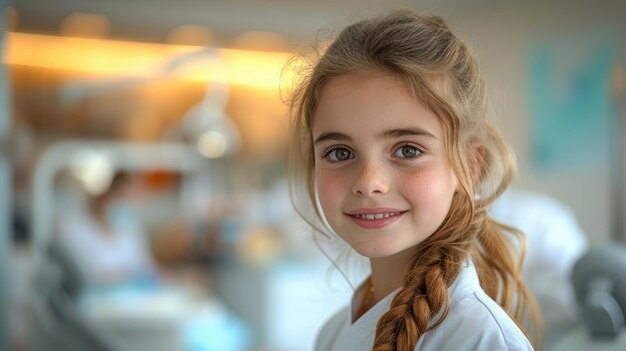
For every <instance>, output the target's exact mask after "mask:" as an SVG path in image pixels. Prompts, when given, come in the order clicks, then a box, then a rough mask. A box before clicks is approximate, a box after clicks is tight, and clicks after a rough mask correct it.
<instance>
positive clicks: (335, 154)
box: [324, 146, 354, 162]
mask: <svg viewBox="0 0 626 351" xmlns="http://www.w3.org/2000/svg"><path fill="white" fill-rule="evenodd" d="M324 158H325V159H327V160H328V161H330V162H341V161H347V160H350V159H353V158H354V153H353V152H352V151H350V149H348V148H346V147H341V146H340V147H336V148H334V149H332V150H330V151H328V152H327V153H326V155H324Z"/></svg>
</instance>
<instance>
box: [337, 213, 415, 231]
mask: <svg viewBox="0 0 626 351" xmlns="http://www.w3.org/2000/svg"><path fill="white" fill-rule="evenodd" d="M406 212H408V211H398V210H391V211H390V210H385V211H381V210H379V211H373V210H366V211H353V212H351V213H346V215H347V216H348V217H350V219H351V220H352V221H353V222H354V223H355V224H356V225H357V226H359V227H361V228H364V229H378V228H382V227H385V226H387V225H389V224H391V223H393V222H395V221H396V220H398V219H400V217H402V215H404V214H405V213H406Z"/></svg>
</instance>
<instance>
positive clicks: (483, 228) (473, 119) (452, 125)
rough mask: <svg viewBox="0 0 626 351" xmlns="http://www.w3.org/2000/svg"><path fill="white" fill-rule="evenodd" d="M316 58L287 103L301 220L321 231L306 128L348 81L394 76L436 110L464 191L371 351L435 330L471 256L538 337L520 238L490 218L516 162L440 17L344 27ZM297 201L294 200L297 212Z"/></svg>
mask: <svg viewBox="0 0 626 351" xmlns="http://www.w3.org/2000/svg"><path fill="white" fill-rule="evenodd" d="M317 54H318V55H317V57H315V58H314V60H313V61H312V62H310V63H309V64H306V63H305V64H304V65H303V64H302V63H303V62H304V61H303V60H298V61H297V63H298V65H297V67H298V68H299V69H300V71H299V73H300V74H301V77H302V81H301V82H300V84H299V85H297V86H296V87H295V89H294V90H293V92H292V94H291V96H290V100H289V101H288V103H289V104H290V111H291V114H292V130H291V132H292V134H291V137H292V144H291V148H290V170H291V184H292V191H293V190H294V189H296V188H297V184H298V182H299V181H301V180H304V181H305V184H304V185H305V186H306V189H307V193H308V198H307V199H306V201H307V203H308V205H309V208H313V209H314V213H313V216H309V215H307V214H306V211H305V210H304V209H302V208H301V207H300V208H298V207H297V209H298V210H299V212H300V213H301V215H303V217H304V219H305V220H307V221H308V222H309V223H310V224H311V225H313V226H314V228H316V229H317V230H318V231H320V232H323V230H322V229H321V228H320V226H319V225H318V223H321V222H322V220H321V218H322V215H321V214H320V211H319V209H317V207H316V206H315V204H316V194H315V184H314V183H315V182H314V179H313V174H314V167H315V159H314V155H313V145H312V135H311V123H312V116H313V113H314V112H315V109H316V107H317V105H318V100H319V96H320V92H321V90H322V89H323V88H324V86H325V85H326V84H327V83H328V82H329V81H330V80H332V79H333V78H334V77H337V76H340V75H344V74H353V73H365V74H367V73H372V72H381V71H383V72H390V73H392V74H395V75H396V76H397V77H399V78H400V79H401V81H402V82H403V83H404V84H405V85H406V86H407V87H408V88H409V90H410V91H411V93H412V94H413V96H414V97H415V98H416V99H417V100H419V101H420V102H422V103H423V104H425V105H426V106H427V107H428V108H430V109H431V110H432V111H433V112H435V114H436V115H437V116H438V118H439V121H440V123H441V124H442V126H443V129H444V131H445V133H444V134H445V137H444V144H445V149H446V154H447V156H448V160H449V162H450V164H451V166H452V169H453V171H454V173H455V175H456V177H457V178H458V180H459V184H460V187H461V189H462V191H459V192H457V193H456V194H455V195H454V198H453V200H452V205H451V207H450V210H449V212H448V214H447V216H446V218H445V219H444V221H443V223H442V224H441V226H440V227H439V228H438V229H437V231H436V232H435V233H433V234H432V235H431V236H430V237H429V238H427V239H426V240H424V241H423V242H421V243H420V244H419V245H417V247H416V248H415V252H414V255H413V256H412V259H411V261H410V262H408V265H407V267H406V275H405V278H404V284H403V287H402V288H401V290H400V291H399V293H398V294H397V295H396V296H395V298H394V299H393V301H392V303H391V307H390V309H389V311H387V312H386V313H385V314H384V315H383V316H382V317H381V318H380V319H379V321H378V324H377V327H376V336H375V341H374V348H373V349H374V350H413V348H414V347H415V345H416V343H417V341H418V340H419V338H420V337H421V336H422V335H423V334H424V333H425V332H426V331H427V330H429V329H432V328H434V327H436V326H437V325H439V323H441V322H442V321H443V320H444V319H445V318H446V314H447V311H448V308H449V303H450V301H449V295H448V288H449V287H450V286H451V285H452V283H453V282H454V281H455V280H456V278H457V277H458V275H459V272H460V269H461V266H462V264H463V262H465V261H466V260H467V259H468V257H471V259H472V261H473V262H474V264H475V266H476V269H477V271H478V275H479V279H480V283H481V286H482V288H483V289H484V290H485V291H486V293H487V294H488V295H489V296H491V297H492V298H493V299H494V300H496V301H497V302H498V303H499V304H500V305H501V306H502V307H503V308H504V309H505V311H507V313H509V315H510V316H511V317H512V318H513V320H514V321H515V322H516V323H517V324H518V326H520V328H521V329H522V330H524V328H523V326H522V325H523V322H527V319H528V317H530V318H531V319H532V320H533V322H535V328H536V330H534V331H535V332H537V330H538V328H539V327H538V326H539V323H540V319H539V317H538V314H537V310H536V308H535V304H534V299H533V298H532V296H531V295H530V293H529V292H528V291H527V289H526V287H525V285H524V283H523V281H522V278H521V274H520V270H521V264H522V260H523V254H524V248H525V241H524V238H523V236H522V235H521V233H519V232H518V231H516V230H515V229H513V228H510V227H507V226H504V225H502V224H499V223H496V222H495V221H493V220H492V219H491V218H490V217H489V215H488V213H487V208H488V206H489V205H490V204H491V203H492V202H493V200H494V199H496V198H497V197H498V196H499V195H500V194H501V193H502V192H503V191H504V189H505V188H506V187H507V186H508V184H509V182H510V181H511V177H512V174H513V170H514V160H513V156H512V153H511V152H510V150H509V149H508V147H507V145H506V144H505V142H504V141H503V139H502V137H501V135H500V133H499V132H498V130H497V129H496V128H495V126H494V125H493V124H492V122H491V121H490V120H489V119H488V118H487V114H488V112H487V101H486V97H485V95H486V94H485V85H484V81H483V78H482V74H481V72H480V70H479V68H478V66H477V63H476V60H475V59H474V57H473V56H472V54H471V53H470V51H469V49H468V48H467V46H466V45H465V44H464V43H463V42H462V41H461V40H460V39H459V38H458V37H456V36H455V35H454V34H453V33H452V32H451V30H450V29H449V27H448V26H447V24H446V23H445V22H444V21H443V20H442V19H441V18H439V17H430V16H424V15H421V14H418V13H415V12H413V11H410V10H402V11H397V12H394V13H391V14H387V15H384V16H381V17H376V18H373V19H367V20H363V21H360V22H357V23H354V24H352V25H350V26H348V27H346V28H345V29H344V30H343V31H342V32H341V33H340V34H339V35H338V36H337V37H336V39H335V40H334V41H333V42H332V43H331V44H330V45H329V46H328V47H327V48H325V49H320V50H318V51H317ZM294 62H296V61H294ZM291 67H294V66H291ZM302 69H304V70H302ZM299 195H300V194H297V193H295V192H292V196H293V197H294V198H293V201H294V204H295V205H296V206H298V205H299V201H300V199H299V198H298V196H299ZM513 239H517V240H518V242H516V241H515V240H513ZM516 244H518V245H516ZM516 249H520V250H519V251H517V250H516ZM515 257H518V259H515ZM431 319H433V320H431Z"/></svg>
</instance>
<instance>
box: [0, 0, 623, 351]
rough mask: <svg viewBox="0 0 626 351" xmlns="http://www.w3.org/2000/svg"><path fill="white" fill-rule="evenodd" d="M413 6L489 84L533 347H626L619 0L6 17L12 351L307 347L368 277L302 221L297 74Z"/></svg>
mask: <svg viewBox="0 0 626 351" xmlns="http://www.w3.org/2000/svg"><path fill="white" fill-rule="evenodd" d="M407 7H408V8H412V9H417V10H419V11H424V12H426V13H431V14H437V15H439V16H441V17H443V18H445V19H446V21H448V23H450V25H451V27H453V28H454V30H455V32H456V33H457V34H458V35H459V36H460V37H462V38H463V39H464V40H466V41H467V42H468V43H469V46H470V47H471V48H472V50H473V52H474V54H475V55H476V57H477V58H478V61H479V63H480V67H481V69H482V71H483V73H484V76H485V79H486V82H487V91H488V96H489V98H490V103H491V111H492V117H493V120H494V122H495V124H496V125H497V126H498V127H499V128H500V130H501V131H502V134H503V135H504V138H505V139H506V141H507V142H508V143H509V145H510V146H511V148H512V150H513V151H514V154H515V158H516V164H517V166H516V173H515V176H514V178H513V181H512V183H511V186H510V187H509V189H508V190H506V192H505V193H504V194H503V196H502V197H500V198H499V199H498V200H497V201H496V202H495V203H494V204H493V205H492V208H491V209H490V214H491V215H492V217H493V218H494V219H496V220H498V221H500V222H502V223H505V224H507V225H510V226H513V227H515V228H518V229H519V230H520V231H522V232H523V233H524V234H525V236H526V240H527V241H526V255H525V261H524V264H523V268H522V273H523V277H524V279H525V281H526V284H527V286H528V288H529V290H530V291H531V292H532V294H533V295H534V297H535V298H536V300H537V302H538V304H539V307H540V311H541V313H542V316H543V334H544V343H543V348H542V349H543V350H545V351H560V350H573V351H575V350H626V322H625V320H626V243H625V242H626V218H625V217H626V2H624V1H620V0H614V1H611V0H597V1H582V0H573V1H565V0H553V1H535V0H531V1H524V2H521V1H514V0H503V1H492V0H473V1H464V0H443V1H435V0H391V1H383V0H336V1H329V0H324V1H304V0H295V1H293V0H292V1H287V0H264V1H254V0H236V1H216V0H207V1H194V0H180V1H165V0H133V1H87V0H80V1H76V0H56V1H46V0H19V1H2V13H1V22H0V23H2V27H3V36H2V60H3V61H2V62H3V70H2V71H1V73H0V89H1V90H2V92H1V93H0V99H1V100H0V108H1V110H0V193H2V194H5V195H4V196H2V200H1V202H0V204H1V205H0V206H1V207H0V233H1V234H2V235H1V236H0V350H10V351H46V350H69V351H74V350H102V351H118V350H137V351H143V350H146V351H147V350H150V351H170V350H173V351H192V350H193V351H196V350H202V351H204V350H206V351H214V350H219V351H312V350H313V345H314V341H315V336H316V334H317V332H318V330H319V328H320V327H321V325H322V324H323V323H324V322H325V321H326V320H327V319H328V318H329V317H330V316H331V315H332V314H333V313H335V312H336V311H337V310H338V309H340V308H341V307H342V306H343V305H345V303H346V301H348V299H349V298H350V296H351V294H352V292H353V289H354V287H355V286H357V285H358V284H360V283H361V282H362V281H363V279H364V278H365V277H366V276H367V274H368V272H367V269H368V267H367V265H366V264H364V263H363V260H362V257H358V255H357V254H352V255H350V254H347V255H343V254H341V255H339V254H338V255H339V256H341V257H342V259H344V258H345V260H344V261H342V262H341V263H333V262H331V261H330V260H329V257H327V256H328V255H329V252H331V251H332V253H331V254H330V255H331V256H332V255H333V254H334V253H335V251H333V250H337V251H340V250H342V249H337V248H335V247H334V246H333V245H332V243H327V242H326V241H327V240H326V239H325V238H321V239H320V237H319V233H314V232H313V230H311V228H310V227H309V226H308V225H307V223H305V222H304V221H303V220H302V219H301V218H300V217H299V215H298V213H297V212H296V211H295V210H294V208H293V206H292V203H291V200H290V187H289V181H288V171H289V169H288V165H287V159H288V152H289V147H290V146H289V135H288V131H289V110H288V107H287V105H286V102H285V93H286V91H288V90H289V88H290V87H291V86H292V83H294V82H295V81H296V80H297V75H298V71H297V70H290V69H285V67H286V63H287V62H288V60H289V59H290V58H292V57H293V56H294V54H295V53H298V52H301V51H303V50H305V49H307V48H308V47H310V46H311V44H313V43H317V44H321V45H322V46H323V44H324V42H323V41H324V40H327V38H329V37H330V36H331V35H332V33H335V32H336V31H337V30H339V29H340V28H342V27H344V26H345V24H347V23H350V22H352V21H353V20H354V19H358V18H361V17H366V16H369V15H372V14H380V13H383V12H385V11H390V10H392V9H396V8H407ZM112 234H113V235H117V236H118V238H117V239H115V240H110V238H111V235H112ZM339 256H337V257H339ZM333 257H334V256H333Z"/></svg>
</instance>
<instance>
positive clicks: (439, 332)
mask: <svg viewBox="0 0 626 351" xmlns="http://www.w3.org/2000/svg"><path fill="white" fill-rule="evenodd" d="M398 291H399V290H396V291H394V292H392V293H391V294H389V295H387V296H386V297H385V298H384V299H382V300H381V301H379V302H378V303H377V304H376V305H374V306H373V307H372V308H370V309H369V311H367V312H366V313H365V314H364V315H362V316H361V317H360V318H359V319H357V320H356V321H355V322H354V323H351V320H352V317H351V316H352V311H350V308H347V307H346V308H344V309H342V310H340V311H339V312H338V313H337V314H335V315H334V316H333V317H332V318H331V319H330V320H329V321H328V322H326V324H325V325H324V326H323V327H322V329H321V332H320V333H319V335H318V338H317V342H316V344H315V351H370V350H371V349H372V345H373V344H374V334H375V332H376V323H377V322H378V319H379V318H380V317H381V316H382V315H383V314H384V313H385V312H387V311H388V310H389V306H390V304H391V300H393V298H394V296H395V295H396V294H397V293H398ZM448 291H449V293H450V309H449V311H448V315H447V317H446V318H445V319H444V320H443V322H442V323H441V324H440V325H439V326H437V327H436V328H434V329H432V330H430V331H428V332H426V333H425V334H424V335H423V336H422V337H421V338H420V339H419V341H418V342H417V345H416V346H415V351H417V350H420V351H428V350H455V351H466V350H467V351H469V350H486V351H501V350H502V351H503V350H507V351H521V350H533V348H532V346H531V345H530V343H529V342H528V339H526V337H525V336H524V333H522V331H521V330H520V329H519V328H518V327H517V325H516V324H515V322H513V320H512V319H511V318H510V317H509V316H508V315H507V314H506V312H505V311H504V310H503V309H502V308H501V307H500V306H499V305H498V304H497V303H496V302H495V301H493V300H492V299H491V298H490V297H489V296H488V295H487V294H486V293H485V292H484V291H483V289H482V288H481V287H480V283H479V281H478V274H477V272H476V269H475V268H474V266H473V265H472V264H471V263H467V264H465V266H464V267H463V269H462V270H461V273H460V274H459V277H458V278H457V280H456V281H455V282H454V284H453V285H452V286H451V287H450V288H449V290H448Z"/></svg>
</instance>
